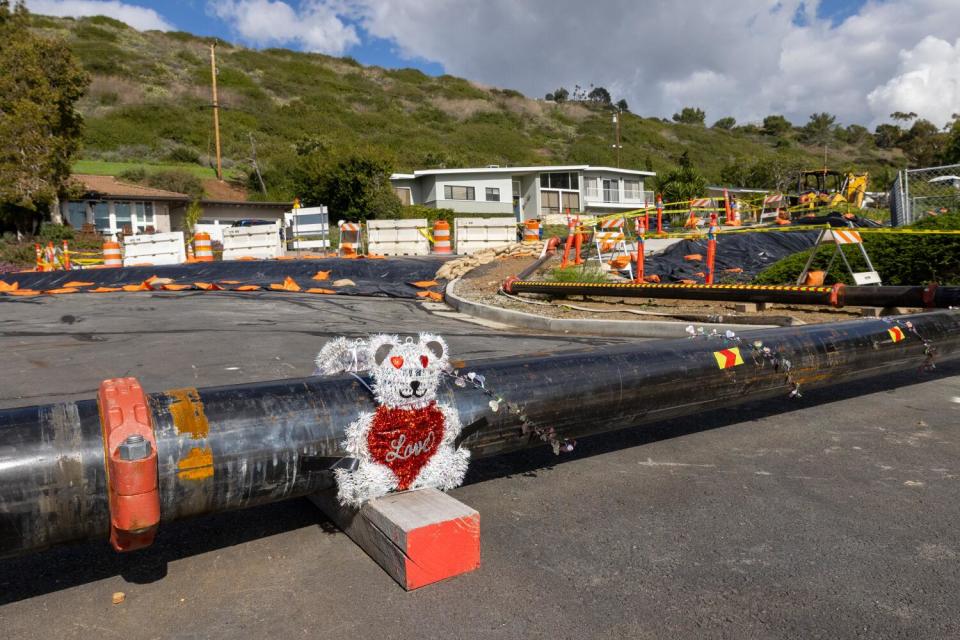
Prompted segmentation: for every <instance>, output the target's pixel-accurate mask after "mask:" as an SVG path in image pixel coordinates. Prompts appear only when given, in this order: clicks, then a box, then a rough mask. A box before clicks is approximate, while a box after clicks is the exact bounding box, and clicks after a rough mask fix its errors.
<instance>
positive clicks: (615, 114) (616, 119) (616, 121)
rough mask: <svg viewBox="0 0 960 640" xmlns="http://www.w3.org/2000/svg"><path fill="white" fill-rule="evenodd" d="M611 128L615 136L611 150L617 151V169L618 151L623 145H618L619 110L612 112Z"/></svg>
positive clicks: (618, 161)
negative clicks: (612, 127)
mask: <svg viewBox="0 0 960 640" xmlns="http://www.w3.org/2000/svg"><path fill="white" fill-rule="evenodd" d="M613 126H614V131H615V136H616V142H615V143H614V144H613V148H614V149H616V150H617V168H618V169H619V168H620V150H621V149H623V145H622V144H620V110H619V109H616V108H615V109H614V111H613Z"/></svg>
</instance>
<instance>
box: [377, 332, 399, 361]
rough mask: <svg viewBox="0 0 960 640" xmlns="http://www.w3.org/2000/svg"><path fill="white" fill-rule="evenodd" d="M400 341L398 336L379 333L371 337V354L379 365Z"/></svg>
mask: <svg viewBox="0 0 960 640" xmlns="http://www.w3.org/2000/svg"><path fill="white" fill-rule="evenodd" d="M399 343H400V339H399V338H397V336H388V335H383V334H381V335H377V336H373V337H372V338H370V354H371V355H372V357H373V362H374V364H376V365H377V366H378V367H379V366H380V365H381V364H383V361H384V360H386V359H387V356H389V355H390V352H391V351H393V349H394V348H395V347H396V346H397V345H398V344H399Z"/></svg>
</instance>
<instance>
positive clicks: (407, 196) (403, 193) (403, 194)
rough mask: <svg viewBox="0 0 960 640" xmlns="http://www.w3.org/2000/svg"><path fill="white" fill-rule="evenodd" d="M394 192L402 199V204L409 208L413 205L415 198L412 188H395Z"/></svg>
mask: <svg viewBox="0 0 960 640" xmlns="http://www.w3.org/2000/svg"><path fill="white" fill-rule="evenodd" d="M393 192H394V193H395V194H396V195H397V197H398V198H400V204H402V205H404V206H409V205H411V204H413V196H412V195H411V193H412V191H411V189H410V187H394V188H393Z"/></svg>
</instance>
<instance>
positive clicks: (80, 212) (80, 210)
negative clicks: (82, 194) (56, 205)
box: [67, 202, 87, 229]
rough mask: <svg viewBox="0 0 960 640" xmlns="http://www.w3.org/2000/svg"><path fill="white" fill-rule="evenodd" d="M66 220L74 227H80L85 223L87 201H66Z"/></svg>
mask: <svg viewBox="0 0 960 640" xmlns="http://www.w3.org/2000/svg"><path fill="white" fill-rule="evenodd" d="M67 222H69V223H70V226H71V227H73V228H74V229H82V228H83V225H85V224H86V223H87V203H86V202H68V203H67Z"/></svg>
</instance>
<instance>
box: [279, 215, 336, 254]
mask: <svg viewBox="0 0 960 640" xmlns="http://www.w3.org/2000/svg"><path fill="white" fill-rule="evenodd" d="M288 228H289V230H290V238H291V240H292V241H291V245H292V247H293V248H294V249H329V248H330V221H329V219H328V213H327V208H326V207H309V208H304V209H297V210H296V211H294V212H293V213H292V215H291V216H290V222H289V223H288Z"/></svg>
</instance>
